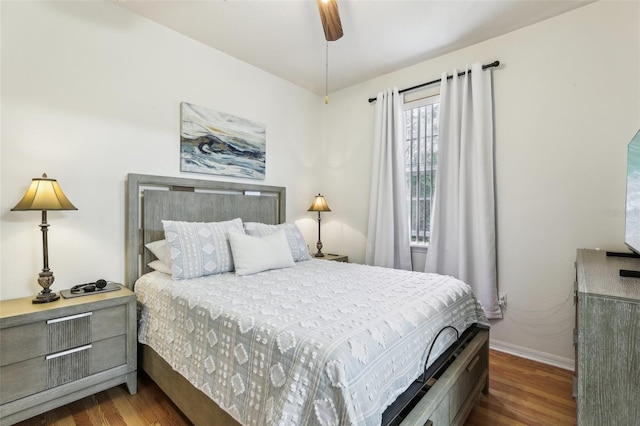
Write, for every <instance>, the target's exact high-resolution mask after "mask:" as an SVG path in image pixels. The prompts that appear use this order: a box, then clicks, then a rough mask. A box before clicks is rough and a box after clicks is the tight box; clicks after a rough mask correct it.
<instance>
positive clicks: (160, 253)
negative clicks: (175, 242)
mask: <svg viewBox="0 0 640 426" xmlns="http://www.w3.org/2000/svg"><path fill="white" fill-rule="evenodd" d="M144 246H145V247H146V248H148V249H149V251H151V253H153V255H154V256H155V257H156V258H157V259H158V260H159V261H160V262H162V263H164V264H165V265H167V266H168V267H171V253H169V243H168V242H167V240H166V239H165V240H158V241H153V242H151V243H148V244H145V245H144ZM149 266H151V265H149Z"/></svg>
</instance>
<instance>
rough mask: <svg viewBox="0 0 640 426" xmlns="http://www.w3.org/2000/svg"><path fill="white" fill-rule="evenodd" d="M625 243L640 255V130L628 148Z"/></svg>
mask: <svg viewBox="0 0 640 426" xmlns="http://www.w3.org/2000/svg"><path fill="white" fill-rule="evenodd" d="M624 242H625V244H626V245H627V246H628V247H629V248H630V249H631V250H633V252H634V253H636V254H639V255H640V130H639V131H638V133H636V135H635V136H634V137H633V138H632V139H631V142H629V146H628V147H627V203H626V220H625V230H624Z"/></svg>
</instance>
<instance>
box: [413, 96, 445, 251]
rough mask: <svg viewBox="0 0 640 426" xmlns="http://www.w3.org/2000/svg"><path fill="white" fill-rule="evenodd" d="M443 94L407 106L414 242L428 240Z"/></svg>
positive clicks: (426, 241)
mask: <svg viewBox="0 0 640 426" xmlns="http://www.w3.org/2000/svg"><path fill="white" fill-rule="evenodd" d="M439 112H440V96H431V97H428V98H424V99H420V100H417V101H413V102H408V103H406V104H405V107H404V120H405V132H404V133H405V138H404V153H405V154H404V159H405V171H406V172H405V178H406V185H407V207H408V208H409V214H410V216H411V217H410V223H411V244H427V243H428V242H429V236H430V222H431V202H432V197H433V190H434V189H435V177H436V169H437V166H438V115H439Z"/></svg>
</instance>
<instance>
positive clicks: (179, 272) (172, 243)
mask: <svg viewBox="0 0 640 426" xmlns="http://www.w3.org/2000/svg"><path fill="white" fill-rule="evenodd" d="M162 225H163V226H164V236H165V238H166V239H167V242H168V243H169V252H170V253H171V278H173V279H174V280H181V279H186V278H198V277H202V276H205V275H213V274H221V273H223V272H230V271H233V257H232V256H231V249H230V247H229V240H228V238H227V233H228V232H229V230H230V229H235V230H236V231H238V232H240V233H242V234H244V228H243V227H242V220H241V219H233V220H227V221H224V222H210V223H203V222H180V221H173V220H163V221H162Z"/></svg>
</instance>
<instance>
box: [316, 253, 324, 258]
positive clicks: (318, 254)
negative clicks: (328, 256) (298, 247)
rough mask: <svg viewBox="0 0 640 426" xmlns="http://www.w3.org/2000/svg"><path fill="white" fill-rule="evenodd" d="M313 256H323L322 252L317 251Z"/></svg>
mask: <svg viewBox="0 0 640 426" xmlns="http://www.w3.org/2000/svg"><path fill="white" fill-rule="evenodd" d="M313 257H324V253H322V252H317V253H316V254H314V255H313Z"/></svg>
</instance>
